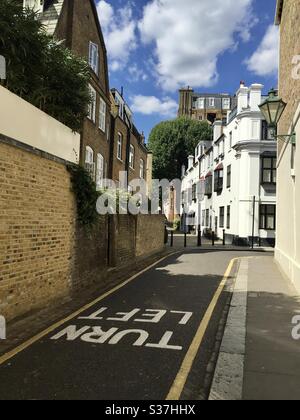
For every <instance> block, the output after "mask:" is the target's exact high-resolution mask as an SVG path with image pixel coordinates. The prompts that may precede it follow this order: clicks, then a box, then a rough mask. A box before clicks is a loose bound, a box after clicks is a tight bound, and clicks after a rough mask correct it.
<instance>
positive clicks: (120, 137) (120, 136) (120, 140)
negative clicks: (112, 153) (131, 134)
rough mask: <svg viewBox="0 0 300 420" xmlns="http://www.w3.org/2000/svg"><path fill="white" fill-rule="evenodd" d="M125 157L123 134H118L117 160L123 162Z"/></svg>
mask: <svg viewBox="0 0 300 420" xmlns="http://www.w3.org/2000/svg"><path fill="white" fill-rule="evenodd" d="M122 155H123V134H122V133H118V144H117V158H118V159H119V160H121V161H122V157H123V156H122Z"/></svg>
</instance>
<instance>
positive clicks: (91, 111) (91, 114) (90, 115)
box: [88, 85, 97, 123]
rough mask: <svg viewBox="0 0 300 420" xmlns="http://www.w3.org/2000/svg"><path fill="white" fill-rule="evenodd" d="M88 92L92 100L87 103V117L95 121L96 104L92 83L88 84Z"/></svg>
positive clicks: (95, 93) (95, 94)
mask: <svg viewBox="0 0 300 420" xmlns="http://www.w3.org/2000/svg"><path fill="white" fill-rule="evenodd" d="M89 89H90V94H91V96H92V102H91V103H90V105H89V113H88V118H89V119H90V120H91V121H93V123H95V122H96V106H97V92H96V89H95V88H93V86H92V85H89Z"/></svg>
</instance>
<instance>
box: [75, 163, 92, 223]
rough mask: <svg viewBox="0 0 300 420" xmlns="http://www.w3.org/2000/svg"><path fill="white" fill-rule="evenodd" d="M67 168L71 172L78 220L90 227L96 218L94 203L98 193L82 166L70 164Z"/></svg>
mask: <svg viewBox="0 0 300 420" xmlns="http://www.w3.org/2000/svg"><path fill="white" fill-rule="evenodd" d="M68 170H69V172H70V173H71V180H72V185H73V192H74V194H75V196H76V201H77V215H78V221H79V223H80V224H82V225H83V226H86V227H91V226H93V225H94V224H95V223H96V221H97V219H98V213H97V210H96V204H97V200H98V198H99V193H98V192H97V190H96V184H95V183H94V181H93V180H92V178H91V177H90V175H89V173H88V172H87V171H86V169H85V168H83V167H82V166H75V165H72V166H71V165H70V166H69V167H68Z"/></svg>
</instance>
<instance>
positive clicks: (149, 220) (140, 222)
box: [136, 215, 165, 257]
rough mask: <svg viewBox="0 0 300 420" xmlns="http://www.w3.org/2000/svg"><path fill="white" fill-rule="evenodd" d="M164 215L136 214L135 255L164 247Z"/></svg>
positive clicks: (140, 255)
mask: <svg viewBox="0 0 300 420" xmlns="http://www.w3.org/2000/svg"><path fill="white" fill-rule="evenodd" d="M164 226H165V225H164V217H163V216H161V215H151V216H148V215H139V216H137V231H136V257H142V256H146V255H150V254H153V253H155V252H158V251H160V250H162V249H163V248H164V239H165V237H164V234H165V227H164Z"/></svg>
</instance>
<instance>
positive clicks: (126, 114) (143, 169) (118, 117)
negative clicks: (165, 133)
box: [110, 89, 152, 187]
mask: <svg viewBox="0 0 300 420" xmlns="http://www.w3.org/2000/svg"><path fill="white" fill-rule="evenodd" d="M111 119H112V123H111V148H112V149H111V168H112V171H111V174H110V175H111V179H112V180H113V181H114V182H115V183H116V184H117V185H120V181H122V180H120V173H121V172H126V173H127V174H128V176H127V181H128V182H130V181H132V180H134V179H144V180H145V181H147V183H149V182H150V180H151V179H152V170H151V168H152V159H151V157H152V156H151V154H150V153H149V151H148V149H147V146H146V145H145V137H144V135H143V133H139V131H138V130H137V128H136V126H135V125H134V122H133V114H132V111H131V110H130V108H129V106H128V104H127V102H126V101H125V99H124V95H123V92H121V93H120V92H119V91H118V90H117V89H112V90H111ZM124 187H127V186H124Z"/></svg>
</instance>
